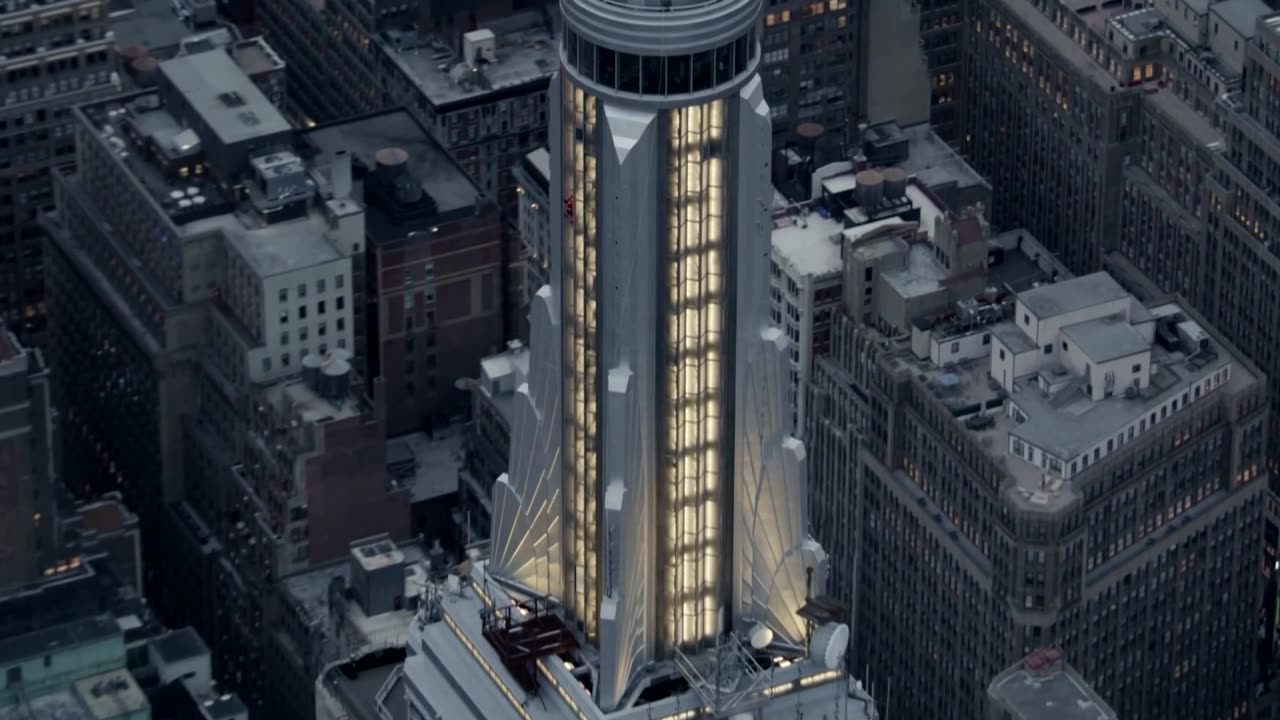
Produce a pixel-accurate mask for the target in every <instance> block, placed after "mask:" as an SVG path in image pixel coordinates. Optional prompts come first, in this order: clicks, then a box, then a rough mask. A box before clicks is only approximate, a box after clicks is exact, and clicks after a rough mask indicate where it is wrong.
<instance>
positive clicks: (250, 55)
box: [231, 37, 284, 76]
mask: <svg viewBox="0 0 1280 720" xmlns="http://www.w3.org/2000/svg"><path fill="white" fill-rule="evenodd" d="M231 56H232V57H234V58H235V61H236V64H237V65H239V66H240V67H241V69H243V70H244V71H245V72H246V73H248V74H249V75H250V76H253V75H257V74H259V73H265V72H271V71H272V70H283V69H284V60H283V59H281V58H280V54H279V53H277V52H276V51H275V49H274V48H272V47H271V46H270V45H268V44H267V41H266V40H265V39H264V38H261V37H254V38H249V39H247V40H241V41H239V42H237V43H236V44H235V45H233V46H232V48H231Z"/></svg>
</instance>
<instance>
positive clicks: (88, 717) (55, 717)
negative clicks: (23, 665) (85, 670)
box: [0, 690, 99, 720]
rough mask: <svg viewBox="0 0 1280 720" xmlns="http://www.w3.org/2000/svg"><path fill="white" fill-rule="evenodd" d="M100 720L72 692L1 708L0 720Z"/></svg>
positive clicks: (61, 692)
mask: <svg viewBox="0 0 1280 720" xmlns="http://www.w3.org/2000/svg"><path fill="white" fill-rule="evenodd" d="M33 718H35V719H36V720H99V719H98V718H95V717H94V716H93V715H92V714H91V713H90V712H89V710H88V709H87V708H85V706H84V705H83V704H82V703H81V702H80V699H79V698H77V697H76V696H75V694H74V693H73V692H72V691H71V690H59V691H57V692H53V693H49V694H47V695H41V696H40V697H37V698H32V699H30V700H28V701H26V702H21V703H15V704H13V705H10V706H9V707H7V708H0V720H32V719H33Z"/></svg>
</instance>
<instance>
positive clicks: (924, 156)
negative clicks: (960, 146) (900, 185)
mask: <svg viewBox="0 0 1280 720" xmlns="http://www.w3.org/2000/svg"><path fill="white" fill-rule="evenodd" d="M902 132H903V134H905V135H906V138H907V143H908V155H907V157H906V159H904V160H903V161H902V162H900V163H898V167H900V168H902V169H903V170H904V171H906V172H907V174H909V175H914V176H915V178H916V180H918V181H919V182H920V183H921V184H923V185H924V186H925V187H929V188H942V187H945V186H947V185H954V186H955V187H959V188H967V187H974V186H979V185H982V186H987V185H990V183H988V182H987V180H986V178H984V177H982V176H981V175H979V174H978V172H977V171H976V170H974V169H973V168H972V167H970V166H969V163H967V162H965V159H964V158H962V157H960V154H959V153H957V152H956V151H955V148H953V147H951V146H950V145H948V144H947V142H946V141H945V140H943V139H942V138H941V137H939V136H938V133H936V132H934V131H933V128H932V127H930V125H929V123H922V124H919V125H912V126H910V127H906V128H902ZM952 209H957V208H952Z"/></svg>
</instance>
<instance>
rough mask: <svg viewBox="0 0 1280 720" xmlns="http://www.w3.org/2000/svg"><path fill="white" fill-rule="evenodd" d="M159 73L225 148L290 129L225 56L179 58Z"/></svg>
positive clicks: (166, 63)
mask: <svg viewBox="0 0 1280 720" xmlns="http://www.w3.org/2000/svg"><path fill="white" fill-rule="evenodd" d="M160 72H161V73H162V74H163V75H165V76H166V77H167V78H168V79H169V81H170V82H171V83H172V84H173V87H174V88H175V89H177V91H178V92H179V93H181V94H182V96H183V99H185V100H186V101H187V103H189V104H190V105H191V107H192V108H193V109H194V110H195V111H196V112H197V113H199V115H200V116H201V117H202V118H204V120H205V122H207V123H208V125H209V127H210V128H211V129H212V130H213V132H214V133H215V134H216V135H217V136H218V138H219V139H220V140H221V141H222V142H223V143H224V144H226V145H233V144H235V143H239V142H243V141H245V140H250V139H253V138H257V137H263V136H266V135H271V134H274V133H282V132H288V131H289V130H291V129H292V127H293V126H292V125H290V124H289V121H288V120H286V119H285V117H284V115H282V114H281V113H280V111H279V110H278V109H277V108H276V106H275V105H273V104H271V101H270V100H268V99H267V96H265V95H263V94H262V91H261V90H259V89H258V86H257V85H254V84H253V81H251V80H250V79H249V77H248V76H247V75H246V74H245V72H244V70H243V69H242V68H241V67H240V66H239V65H237V64H236V61H235V60H234V59H233V58H232V57H231V56H230V55H228V54H227V53H225V52H222V51H209V52H202V53H197V54H195V55H180V56H178V57H175V58H172V59H169V60H166V61H164V62H162V63H160Z"/></svg>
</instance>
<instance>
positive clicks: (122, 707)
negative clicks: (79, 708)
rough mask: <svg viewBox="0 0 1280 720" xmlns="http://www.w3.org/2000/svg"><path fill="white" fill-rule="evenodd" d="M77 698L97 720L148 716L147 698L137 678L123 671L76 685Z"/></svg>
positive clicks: (84, 680) (105, 674) (96, 676)
mask: <svg viewBox="0 0 1280 720" xmlns="http://www.w3.org/2000/svg"><path fill="white" fill-rule="evenodd" d="M74 687H75V692H76V695H78V696H79V697H80V701H81V702H82V703H84V706H85V707H86V708H88V709H89V714H90V715H91V716H92V717H93V718H94V719H95V720H114V719H115V718H125V717H133V715H134V714H135V713H145V714H146V715H148V716H149V715H150V713H149V712H148V708H149V703H148V702H147V696H146V695H144V694H143V693H142V689H141V688H139V687H138V683H137V681H136V680H134V679H133V675H132V674H131V673H130V672H129V671H128V670H126V669H124V668H120V669H118V670H112V671H110V672H105V673H102V674H100V675H94V676H92V677H87V678H84V679H82V680H78V681H76V683H75V685H74Z"/></svg>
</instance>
